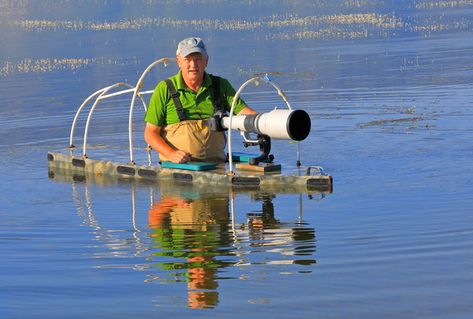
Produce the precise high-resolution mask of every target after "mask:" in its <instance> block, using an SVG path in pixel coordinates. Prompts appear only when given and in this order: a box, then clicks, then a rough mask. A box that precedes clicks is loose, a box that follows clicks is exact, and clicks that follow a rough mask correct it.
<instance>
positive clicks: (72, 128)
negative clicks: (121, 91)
mask: <svg viewBox="0 0 473 319" xmlns="http://www.w3.org/2000/svg"><path fill="white" fill-rule="evenodd" d="M109 88H110V86H107V87H104V88H102V89H100V90H98V91H96V92H94V93H92V94H91V95H90V96H89V97H88V98H87V99H85V100H84V102H82V104H81V105H80V107H79V108H78V109H77V112H76V115H75V116H74V120H73V121H72V125H71V133H70V136H69V148H73V147H74V144H73V143H72V139H73V138H74V129H75V127H76V123H77V119H78V118H79V114H80V112H81V111H82V109H83V108H84V106H86V105H87V103H89V101H90V100H91V99H92V98H93V97H95V96H96V95H98V94H103V93H104V91H107V90H108V89H109Z"/></svg>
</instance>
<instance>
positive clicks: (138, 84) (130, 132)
mask: <svg viewBox="0 0 473 319" xmlns="http://www.w3.org/2000/svg"><path fill="white" fill-rule="evenodd" d="M172 60H175V59H173V58H161V59H159V60H156V61H154V62H153V63H151V64H150V65H149V66H148V67H147V68H146V69H145V70H144V71H143V73H142V74H141V76H140V78H139V79H138V82H136V86H135V91H134V93H133V97H132V98H131V103H130V112H129V116H128V143H129V147H130V164H134V163H135V160H134V157H133V108H134V106H135V100H136V96H137V95H138V96H139V97H140V99H141V101H142V102H143V106H144V109H145V112H146V103H145V102H144V100H143V98H142V97H141V95H140V93H139V90H140V89H141V86H142V85H143V80H144V78H145V76H146V75H147V74H148V73H149V71H151V69H152V68H154V67H155V66H156V65H158V64H160V63H163V64H164V65H165V66H167V63H168V62H169V61H172ZM146 93H148V92H146ZM150 153H151V150H150V148H149V147H148V162H149V163H148V164H149V165H151V154H150Z"/></svg>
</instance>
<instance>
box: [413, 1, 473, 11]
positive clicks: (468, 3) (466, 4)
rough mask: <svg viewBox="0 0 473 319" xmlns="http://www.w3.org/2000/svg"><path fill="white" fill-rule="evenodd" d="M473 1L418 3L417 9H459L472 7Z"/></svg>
mask: <svg viewBox="0 0 473 319" xmlns="http://www.w3.org/2000/svg"><path fill="white" fill-rule="evenodd" d="M472 6H473V0H442V1H420V2H418V3H416V5H415V8H416V9H446V8H458V7H472Z"/></svg>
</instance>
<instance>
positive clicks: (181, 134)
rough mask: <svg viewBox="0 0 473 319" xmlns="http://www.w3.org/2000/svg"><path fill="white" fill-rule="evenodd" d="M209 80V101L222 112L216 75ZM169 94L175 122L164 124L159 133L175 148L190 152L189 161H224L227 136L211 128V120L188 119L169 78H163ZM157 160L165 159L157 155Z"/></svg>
mask: <svg viewBox="0 0 473 319" xmlns="http://www.w3.org/2000/svg"><path fill="white" fill-rule="evenodd" d="M211 79H212V92H211V95H212V103H213V106H214V110H215V113H218V112H220V113H222V112H223V108H222V105H221V104H222V103H221V97H220V88H219V78H218V77H216V76H211ZM165 82H166V85H167V87H168V90H169V93H170V94H171V97H172V99H173V101H174V105H175V107H176V111H177V115H178V117H179V122H178V123H174V124H170V125H166V126H164V127H163V128H162V130H161V136H162V137H163V138H164V140H165V141H166V142H167V143H168V144H169V145H171V146H172V147H173V148H175V149H179V150H183V151H186V152H188V153H190V154H191V155H192V160H197V161H206V162H214V163H218V162H225V160H226V155H225V146H226V144H227V139H226V136H225V133H224V132H223V131H222V130H215V129H214V128H213V127H211V126H213V125H211V124H210V123H212V121H209V120H208V119H205V120H189V119H188V118H187V116H186V112H185V110H184V107H183V106H182V103H181V101H180V100H179V93H178V92H177V91H176V89H175V87H174V85H173V84H172V82H171V80H169V79H166V80H165ZM159 158H160V160H161V161H168V160H169V159H168V158H166V157H165V156H163V155H162V154H159Z"/></svg>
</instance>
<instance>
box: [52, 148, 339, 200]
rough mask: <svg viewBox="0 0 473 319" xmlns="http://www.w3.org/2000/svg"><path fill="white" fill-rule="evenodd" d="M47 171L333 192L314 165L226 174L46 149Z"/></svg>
mask: <svg viewBox="0 0 473 319" xmlns="http://www.w3.org/2000/svg"><path fill="white" fill-rule="evenodd" d="M48 171H49V174H50V176H52V175H56V174H59V175H61V174H68V175H72V177H73V179H75V180H87V179H94V178H96V177H109V178H117V179H126V180H136V181H143V182H148V183H149V182H153V181H156V182H157V181H171V182H177V183H186V184H192V185H196V186H203V185H210V186H212V187H219V188H227V189H243V188H249V189H259V190H262V191H269V192H278V193H300V192H324V193H331V192H332V188H333V185H332V177H331V176H330V175H328V174H326V173H324V172H323V171H321V170H320V169H319V168H317V167H299V168H297V169H296V170H295V171H294V172H293V174H287V173H284V174H282V173H274V172H272V173H265V174H261V173H257V172H251V171H236V173H235V174H228V172H227V171H226V167H225V164H221V165H218V166H217V168H216V169H213V170H208V171H192V170H184V169H176V168H163V167H161V166H143V165H137V164H133V165H132V164H122V163H115V162H112V161H105V160H95V159H90V158H83V157H81V156H74V155H72V154H65V153H60V152H48Z"/></svg>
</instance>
